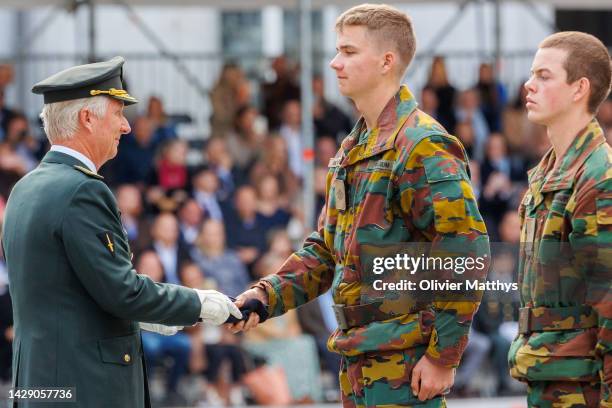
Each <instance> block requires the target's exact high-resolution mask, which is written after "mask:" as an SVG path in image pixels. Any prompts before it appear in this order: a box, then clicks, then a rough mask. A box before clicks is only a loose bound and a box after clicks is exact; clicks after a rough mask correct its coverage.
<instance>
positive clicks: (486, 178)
mask: <svg viewBox="0 0 612 408" xmlns="http://www.w3.org/2000/svg"><path fill="white" fill-rule="evenodd" d="M480 171H481V179H482V186H483V187H482V194H481V196H480V202H479V204H480V205H479V207H480V210H481V212H482V215H483V218H484V219H485V222H486V223H487V229H488V231H489V234H490V236H491V237H492V238H493V241H495V240H497V239H498V235H497V226H498V225H499V222H500V221H501V216H502V215H503V214H504V213H505V212H506V210H508V209H509V208H510V207H509V206H510V204H511V200H512V198H513V197H514V196H515V195H516V189H515V186H514V184H513V183H514V182H518V181H521V180H524V177H525V176H524V175H525V173H526V169H525V168H524V166H523V165H522V163H516V162H514V161H513V160H512V158H511V157H510V156H509V155H508V150H507V145H506V141H505V139H504V137H503V136H502V135H501V134H499V133H493V134H491V136H490V137H489V141H488V143H487V150H486V157H485V160H484V162H483V164H482V166H481V167H480ZM489 227H490V228H489Z"/></svg>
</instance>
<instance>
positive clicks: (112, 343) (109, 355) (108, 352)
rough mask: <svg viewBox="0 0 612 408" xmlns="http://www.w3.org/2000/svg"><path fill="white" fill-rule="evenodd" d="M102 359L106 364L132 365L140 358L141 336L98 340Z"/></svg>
mask: <svg viewBox="0 0 612 408" xmlns="http://www.w3.org/2000/svg"><path fill="white" fill-rule="evenodd" d="M98 349H99V350H100V358H101V360H102V361H103V362H105V363H112V364H121V365H130V364H132V363H133V362H134V359H136V358H140V353H139V350H140V336H139V335H138V334H131V335H129V336H123V337H113V338H110V339H101V340H98Z"/></svg>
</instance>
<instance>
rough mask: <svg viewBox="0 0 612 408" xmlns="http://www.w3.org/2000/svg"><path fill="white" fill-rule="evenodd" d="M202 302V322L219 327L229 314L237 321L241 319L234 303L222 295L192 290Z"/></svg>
mask: <svg viewBox="0 0 612 408" xmlns="http://www.w3.org/2000/svg"><path fill="white" fill-rule="evenodd" d="M194 290H195V291H196V293H197V294H198V296H199V297H200V302H202V311H201V313H200V317H201V318H202V322H204V323H209V324H214V325H217V326H218V325H221V324H223V323H225V321H226V320H227V318H228V317H229V315H230V313H231V314H232V315H233V316H234V317H236V318H237V319H242V313H240V310H239V309H238V307H236V305H235V304H234V302H232V301H231V299H230V298H228V297H227V296H225V295H224V294H223V293H220V292H217V291H216V290H200V289H194Z"/></svg>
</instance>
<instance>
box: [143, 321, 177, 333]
mask: <svg viewBox="0 0 612 408" xmlns="http://www.w3.org/2000/svg"><path fill="white" fill-rule="evenodd" d="M140 328H141V329H142V330H146V331H150V332H153V333H157V334H161V335H163V336H173V335H175V334H176V333H178V331H179V330H182V329H183V326H166V325H165V324H158V323H142V322H140Z"/></svg>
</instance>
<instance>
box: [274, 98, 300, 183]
mask: <svg viewBox="0 0 612 408" xmlns="http://www.w3.org/2000/svg"><path fill="white" fill-rule="evenodd" d="M300 106H301V105H300V102H299V101H297V100H290V101H287V102H286V103H285V105H284V106H283V115H282V122H281V125H280V129H279V131H278V132H279V134H280V136H281V137H282V138H283V139H284V140H285V144H286V145H287V157H288V159H289V169H290V170H291V172H293V175H294V176H296V177H298V178H301V177H302V175H303V172H304V169H303V162H304V159H303V157H302V149H303V141H302V112H301V107H300Z"/></svg>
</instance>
